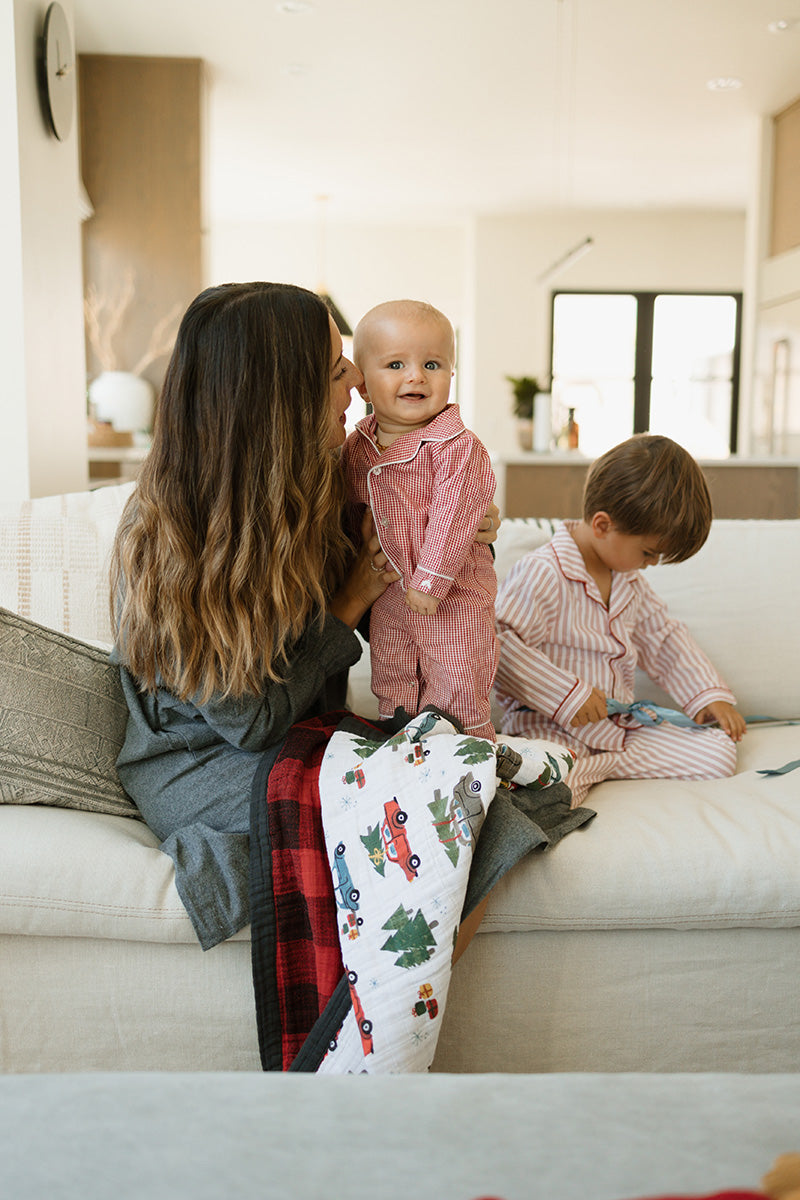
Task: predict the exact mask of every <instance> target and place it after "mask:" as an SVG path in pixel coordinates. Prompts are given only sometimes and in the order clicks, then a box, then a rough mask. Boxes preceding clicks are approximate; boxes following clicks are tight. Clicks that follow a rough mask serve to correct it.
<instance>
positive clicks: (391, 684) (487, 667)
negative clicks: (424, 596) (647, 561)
mask: <svg viewBox="0 0 800 1200" xmlns="http://www.w3.org/2000/svg"><path fill="white" fill-rule="evenodd" d="M376 432H377V421H376V419H375V417H374V416H368V417H365V418H364V419H363V420H361V421H359V423H358V425H357V426H356V429H355V430H354V432H353V433H351V434H350V435H349V437H348V439H347V441H346V443H345V446H344V448H343V451H342V462H343V466H344V470H345V474H346V478H347V483H348V489H349V494H350V497H351V499H352V500H355V501H357V502H359V503H361V504H366V505H368V506H369V507H370V508H371V510H372V515H373V517H374V520H375V528H376V531H377V534H378V538H379V539H380V543H381V548H382V549H383V552H384V554H385V555H386V557H387V558H388V560H389V562H390V564H391V566H392V567H393V568H394V570H395V571H397V572H398V574H399V575H400V579H399V580H398V581H397V582H396V583H392V584H390V585H389V587H388V588H387V589H386V591H385V592H384V594H383V595H382V596H381V598H380V599H379V600H376V602H375V604H373V606H372V613H371V616H370V649H371V658H372V690H373V692H374V693H375V695H376V696H377V698H378V704H379V710H380V715H381V717H391V716H393V715H394V711H395V708H396V707H397V706H398V705H400V706H401V707H402V708H404V709H405V710H406V712H407V713H409V715H411V716H416V714H417V713H418V712H419V711H420V710H421V709H423V708H425V707H427V706H429V705H432V706H434V707H436V708H438V709H440V710H441V711H443V712H444V713H447V714H448V715H449V716H452V717H455V718H456V719H457V720H458V721H459V722H460V723H461V724H462V725H463V727H464V729H465V730H466V731H468V732H470V733H473V734H474V735H475V736H476V737H486V738H491V739H492V740H493V739H494V728H493V726H492V723H491V699H490V697H491V688H492V679H493V678H494V672H495V667H496V665H497V643H496V638H495V629H494V600H495V595H496V592H497V581H496V578H495V573H494V559H493V557H492V552H491V550H490V549H489V547H488V546H484V545H479V544H478V543H476V542H475V531H476V529H477V527H478V524H479V522H480V520H481V518H482V517H483V516H485V514H486V510H487V508H488V506H489V504H490V503H491V501H492V498H493V496H494V490H495V478H494V474H493V472H492V467H491V463H490V460H489V455H488V453H487V451H486V449H485V448H484V446H483V445H482V444H481V443H480V442H479V441H478V439H477V438H476V437H475V435H474V434H472V433H470V432H469V430H467V429H465V427H464V424H463V422H462V420H461V416H460V414H459V410H458V406H457V405H454V404H448V405H447V407H446V408H445V409H444V410H443V411H442V412H441V413H440V414H439V415H438V416H437V417H435V418H434V419H433V421H431V422H430V424H428V425H426V426H425V427H424V428H423V429H418V430H413V431H409V433H406V434H403V436H402V437H399V438H398V439H397V440H396V441H394V442H393V443H392V445H391V446H389V448H388V449H387V450H385V451H383V452H381V451H379V450H378V448H377V446H376V444H375V436H376ZM408 588H415V589H417V590H418V591H420V592H428V593H429V594H430V595H431V596H436V597H438V598H439V600H440V603H439V607H438V608H437V610H436V612H435V613H434V614H433V615H432V616H425V615H423V614H420V613H414V612H412V611H411V609H410V608H408V606H407V605H406V602H405V592H406V590H407V589H408Z"/></svg>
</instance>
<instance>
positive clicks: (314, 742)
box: [253, 710, 594, 1074]
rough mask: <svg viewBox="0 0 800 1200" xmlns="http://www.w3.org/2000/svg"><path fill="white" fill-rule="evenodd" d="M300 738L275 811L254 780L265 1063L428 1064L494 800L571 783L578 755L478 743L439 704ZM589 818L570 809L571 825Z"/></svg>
mask: <svg viewBox="0 0 800 1200" xmlns="http://www.w3.org/2000/svg"><path fill="white" fill-rule="evenodd" d="M333 716H334V718H335V717H336V716H342V714H334V715H333ZM298 736H299V735H298ZM302 745H303V751H302V752H300V753H301V759H302V762H300V760H298V759H297V758H295V757H294V755H295V754H296V753H298V751H297V749H296V746H295V748H294V749H293V748H292V746H293V742H292V739H291V737H290V739H289V742H288V754H286V753H285V754H284V755H283V757H282V759H281V760H279V762H278V763H276V764H275V767H273V769H272V771H271V772H270V776H269V780H268V787H267V799H268V803H267V806H266V809H265V808H264V806H263V804H261V805H260V807H259V798H258V794H257V790H254V812H261V811H263V812H264V813H265V814H266V816H265V819H264V820H262V821H261V826H262V827H261V829H260V831H259V829H258V828H257V826H258V821H255V822H254V828H253V841H254V851H255V855H256V860H257V870H256V872H255V874H256V876H258V875H259V871H260V873H261V875H262V876H263V875H264V874H265V873H266V875H267V876H269V879H267V881H266V885H265V886H264V887H263V888H262V895H261V900H262V903H261V904H259V903H258V898H257V897H256V904H255V906H254V913H253V945H254V980H255V983H256V1000H257V1010H258V1014H259V1038H260V1042H261V1051H262V1063H263V1065H264V1067H265V1069H277V1070H281V1069H282V1070H311V1071H317V1072H319V1073H321V1074H330V1073H335V1074H347V1073H367V1074H373V1073H395V1072H409V1071H425V1070H427V1069H428V1068H429V1067H430V1065H431V1062H432V1060H433V1057H434V1053H435V1050H436V1044H437V1040H438V1036H439V1030H440V1028H441V1022H442V1017H443V1015H444V1011H445V1006H446V1003H447V993H448V988H449V984H450V971H451V963H452V954H453V948H454V946H455V942H456V937H457V934H458V927H459V922H460V920H461V915H462V909H463V907H464V899H465V895H466V894H467V886H468V881H469V876H470V868H471V865H472V860H473V852H474V849H475V845H476V842H477V838H478V835H479V833H480V830H481V827H482V825H483V823H484V820H485V818H486V813H487V811H488V809H489V806H490V804H491V803H492V801H493V799H494V798H495V796H496V795H498V794H502V792H503V790H504V789H506V790H507V791H509V792H513V791H514V790H515V789H516V788H518V787H520V785H524V787H525V790H526V791H530V790H531V789H534V790H540V789H545V788H548V787H550V786H551V785H552V784H554V783H558V782H560V781H561V780H563V778H564V777H565V776H566V774H567V772H568V771H569V769H570V768H571V766H572V765H573V762H574V758H573V755H572V753H571V752H570V751H569V750H567V749H565V748H564V747H561V746H557V745H554V744H552V743H549V742H544V741H541V740H530V739H524V738H501V739H500V741H499V742H498V743H497V744H495V743H492V742H489V741H486V740H484V739H482V738H475V737H472V736H470V735H468V734H464V733H461V732H460V731H459V730H458V729H457V727H456V726H455V725H454V724H453V723H452V722H451V721H450V720H448V719H447V718H446V717H444V716H443V715H441V714H439V713H437V712H435V711H432V710H429V711H425V712H423V713H422V714H420V715H419V716H418V717H415V718H413V719H411V720H408V721H406V722H405V723H403V724H402V725H401V727H400V728H399V729H396V731H395V732H393V733H392V734H390V735H389V736H387V734H386V732H385V729H382V728H380V727H378V726H369V725H368V724H366V723H363V722H360V721H359V720H357V719H351V720H350V721H348V720H347V719H345V720H344V721H343V722H341V723H340V725H339V727H337V728H335V729H334V728H333V718H332V720H331V722H330V723H328V724H327V725H326V724H325V721H324V719H315V720H314V721H312V722H309V723H306V725H305V726H304V732H303V735H302ZM286 763H290V764H291V766H290V769H288V770H287V769H286ZM298 764H299V765H298ZM259 786H260V785H259ZM290 794H291V799H287V797H289V795H290ZM298 797H299V799H298ZM317 804H318V820H317V818H316V817H315V809H316V806H317ZM567 807H568V804H567ZM298 814H299V815H298ZM593 815H594V814H593V813H591V811H590V810H572V813H571V814H570V824H569V826H568V827H565V830H564V831H566V828H575V827H577V826H578V825H580V824H582V823H584V822H585V821H586V820H589V819H590V818H591V817H592V816H593ZM315 820H316V821H317V824H316V828H315V829H312V828H311V827H312V826H314V824H315ZM268 824H269V826H270V828H267V825H268ZM542 836H543V837H544V835H542ZM314 840H316V845H313V846H312V845H311V843H312V842H313V841H314ZM544 840H545V841H546V840H547V839H546V838H544ZM293 841H294V842H296V845H294V846H290V845H289V844H290V843H292V842H293ZM287 847H288V849H287ZM287 864H289V866H288V867H287ZM263 882H264V880H263V879H262V883H263ZM257 890H258V889H256V891H257ZM270 891H272V893H273V894H272V896H271V904H270V903H269V901H270V896H269V894H268V893H269V892H270ZM265 900H266V901H267V903H266V904H265V903H263V901H265ZM265 907H266V908H267V909H269V910H270V912H269V914H268V916H269V919H268V920H267V921H266V931H267V936H266V941H265V938H264V930H265V921H264V908H265ZM273 926H274V927H273ZM273 940H274V942H275V946H276V950H275V953H274V961H275V964H276V977H277V985H276V986H275V987H273V986H272V983H273V980H272V976H271V966H272V960H273V946H272V943H273ZM276 1013H277V1020H276Z"/></svg>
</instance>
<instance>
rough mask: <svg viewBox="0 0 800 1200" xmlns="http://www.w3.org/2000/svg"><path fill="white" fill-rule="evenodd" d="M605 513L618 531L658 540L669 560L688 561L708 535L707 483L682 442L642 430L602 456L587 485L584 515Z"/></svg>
mask: <svg viewBox="0 0 800 1200" xmlns="http://www.w3.org/2000/svg"><path fill="white" fill-rule="evenodd" d="M596 512H606V513H608V515H609V516H610V517H611V519H612V521H613V522H614V524H615V526H616V527H617V529H618V530H619V531H620V533H632V534H636V535H638V536H640V537H641V536H645V537H652V538H654V539H658V543H659V547H660V550H661V554H662V558H663V560H664V561H665V562H684V561H685V559H687V558H691V557H692V555H693V554H696V553H697V551H698V550H699V549H700V547H701V546H702V545H703V543H704V542H705V540H706V538H707V537H708V532H709V530H710V528H711V520H712V516H713V514H712V510H711V497H710V495H709V492H708V484H707V483H706V480H705V476H704V475H703V472H702V471H701V470H700V467H699V466H698V464H697V463H696V462H695V460H694V459H693V458H692V456H691V454H689V452H688V451H687V450H684V448H683V446H679V445H678V444H677V442H673V441H672V440H671V439H670V438H668V437H662V436H660V435H658V434H650V433H638V434H636V435H635V436H634V437H632V438H628V440H627V441H625V442H620V444H619V445H618V446H614V447H613V448H612V449H611V450H608V451H606V453H605V454H603V455H602V456H601V457H600V458H598V459H597V460H596V461H595V462H594V463H592V466H591V468H590V470H589V474H588V475H587V477H586V484H585V486H584V489H583V518H584V520H585V521H587V522H590V521H591V519H592V517H593V516H594V514H595V513H596Z"/></svg>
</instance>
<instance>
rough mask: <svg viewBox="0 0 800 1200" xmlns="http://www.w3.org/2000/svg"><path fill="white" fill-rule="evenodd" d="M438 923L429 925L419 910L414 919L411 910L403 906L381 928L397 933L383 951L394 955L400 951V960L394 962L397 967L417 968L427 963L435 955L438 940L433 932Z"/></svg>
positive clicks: (383, 946) (388, 940)
mask: <svg viewBox="0 0 800 1200" xmlns="http://www.w3.org/2000/svg"><path fill="white" fill-rule="evenodd" d="M438 923H439V922H438V921H432V922H431V924H430V925H429V924H428V922H427V921H426V920H425V918H424V917H423V915H422V911H421V909H419V908H418V909H417V911H416V913H415V914H414V916H413V917H412V916H411V909H410V908H403V906H402V904H401V905H399V906H398V907H397V908H396V909H395V911H394V912H393V913H392V915H391V916H390V917H389V920H388V921H387V922H386V923H385V925H383V926H381V928H383V929H394V931H395V932H394V933H393V934H392V935H391V937H389V938H387V939H386V941H385V942H384V943H383V945H382V946H381V950H388V951H390V952H391V953H392V954H395V953H397V951H400V956H399V958H396V959H395V960H394V965H395V966H396V967H406V968H408V967H417V966H419V965H420V964H421V963H425V962H427V961H428V959H429V958H430V957H431V955H432V954H433V951H434V947H435V946H436V938H435V937H434V936H433V932H432V930H433V928H434V927H435V926H436V925H438Z"/></svg>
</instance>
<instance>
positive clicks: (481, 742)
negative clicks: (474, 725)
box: [456, 738, 495, 766]
mask: <svg viewBox="0 0 800 1200" xmlns="http://www.w3.org/2000/svg"><path fill="white" fill-rule="evenodd" d="M456 754H457V756H458V757H459V758H463V759H464V762H465V763H466V764H467V765H468V766H472V765H473V763H482V762H486V761H487V760H488V759H490V758H494V755H495V749H494V746H493V745H492V743H491V742H487V741H486V740H485V739H484V738H464V740H463V742H461V744H460V746H459V747H458V749H457V750H456Z"/></svg>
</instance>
